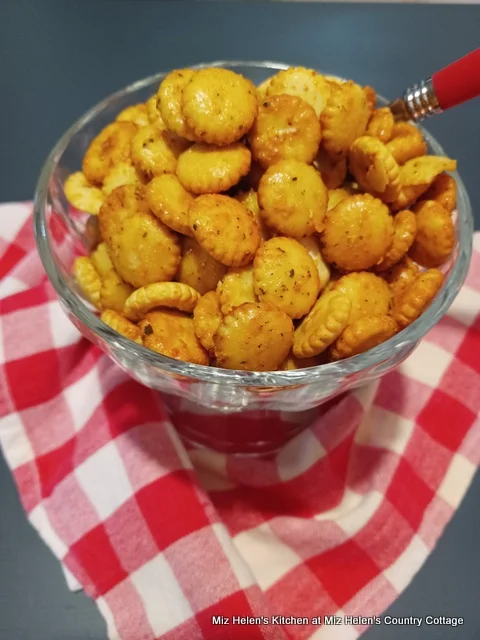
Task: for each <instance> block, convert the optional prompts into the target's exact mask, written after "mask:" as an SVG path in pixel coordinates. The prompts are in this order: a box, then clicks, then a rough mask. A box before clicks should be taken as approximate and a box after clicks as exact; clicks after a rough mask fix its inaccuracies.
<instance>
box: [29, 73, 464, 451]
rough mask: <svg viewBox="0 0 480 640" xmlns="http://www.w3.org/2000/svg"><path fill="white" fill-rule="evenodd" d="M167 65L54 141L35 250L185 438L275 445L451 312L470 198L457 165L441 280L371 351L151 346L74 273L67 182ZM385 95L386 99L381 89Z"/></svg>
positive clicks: (81, 221) (91, 334) (240, 447)
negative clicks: (178, 350)
mask: <svg viewBox="0 0 480 640" xmlns="http://www.w3.org/2000/svg"><path fill="white" fill-rule="evenodd" d="M202 66H223V67H227V68H230V69H234V70H235V71H237V72H239V73H241V74H243V75H245V76H246V77H248V78H250V79H251V80H252V81H253V82H254V83H255V84H257V85H258V84H260V83H261V82H262V81H263V80H265V79H266V78H267V77H269V76H271V75H272V74H274V73H275V72H277V71H278V70H280V69H286V68H287V67H288V66H289V65H286V64H280V63H274V62H225V61H218V62H214V63H208V64H207V65H197V67H196V68H200V67H202ZM321 72H322V73H325V72H328V71H327V70H323V71H321ZM164 75H165V74H164V73H159V74H157V75H154V76H151V77H149V78H145V79H144V80H140V81H138V82H135V83H134V84H132V85H130V86H128V87H126V88H125V89H122V90H121V91H118V92H116V93H114V94H113V95H111V96H109V97H108V98H106V99H105V100H103V101H102V102H100V103H99V104H98V105H97V106H95V107H93V108H92V109H90V111H88V112H87V113H86V114H85V115H84V116H83V117H81V118H80V119H79V120H78V121H77V122H76V123H75V124H73V125H72V127H70V129H69V130H68V131H67V132H66V133H65V134H64V135H63V136H62V137H61V138H60V140H59V141H58V142H57V144H56V145H55V147H54V149H53V150H52V152H51V153H50V155H49V156H48V158H47V160H46V162H45V164H44V166H43V169H42V172H41V175H40V178H39V181H38V184H37V189H36V193H35V207H34V212H35V214H34V215H35V234H36V240H37V246H38V251H39V253H40V257H41V260H42V262H43V266H44V268H45V271H46V273H47V275H48V278H49V279H50V281H51V283H52V284H53V286H54V288H55V290H56V292H57V294H58V298H59V301H60V304H61V306H62V308H63V310H64V311H65V313H66V314H67V315H68V317H69V318H70V319H71V321H72V322H73V323H74V324H75V326H76V327H78V329H79V330H80V331H81V333H82V334H83V335H84V336H85V337H86V338H87V339H89V340H90V341H91V342H93V343H94V344H96V345H98V346H99V347H100V348H101V349H102V350H103V351H104V352H105V353H106V354H107V355H108V356H109V357H110V358H111V359H112V360H113V361H114V362H115V363H117V365H119V366H120V367H121V368H122V369H123V370H124V371H126V372H127V373H128V374H129V375H130V376H132V377H133V378H134V379H135V380H137V381H138V382H140V383H141V384H143V385H146V386H147V387H150V388H152V389H155V390H157V391H159V392H161V393H162V394H163V398H164V402H165V404H166V406H167V408H168V410H169V412H170V414H171V417H172V421H173V423H174V425H175V426H176V427H177V429H178V430H179V432H180V434H181V435H182V436H183V437H184V438H186V439H187V440H189V441H191V442H192V443H194V444H197V445H201V446H206V447H210V448H213V449H216V450H221V451H228V452H234V453H241V454H252V453H265V452H268V451H272V450H275V449H277V448H278V447H280V446H281V445H282V444H283V443H284V442H285V441H286V440H288V439H289V438H291V437H292V436H294V435H295V434H296V433H298V432H299V431H300V430H301V429H302V428H304V427H305V426H306V425H308V424H309V423H310V422H311V421H312V420H313V419H314V418H315V417H317V416H318V414H319V413H321V411H322V410H323V409H324V408H325V406H326V405H325V403H327V401H331V400H332V399H334V398H337V397H338V396H340V395H341V394H343V393H344V392H345V391H347V390H350V389H354V388H355V387H358V386H360V385H365V384H367V383H369V382H371V381H372V380H375V379H377V378H379V376H382V375H384V374H386V373H388V372H389V371H391V370H392V369H394V368H395V367H397V366H398V365H399V364H400V363H401V362H402V361H403V360H404V359H405V358H406V357H407V356H408V355H409V354H410V353H411V352H412V351H413V350H414V349H415V347H416V346H417V344H418V342H419V340H421V339H422V337H423V336H424V335H425V334H426V333H427V332H428V331H429V330H430V329H431V328H432V327H433V326H434V325H435V324H436V323H437V322H438V321H439V320H440V318H441V317H442V316H443V315H444V314H445V313H446V312H447V310H448V308H449V307H450V305H451V304H452V302H453V300H454V299H455V297H456V295H457V293H458V291H459V289H460V287H461V286H462V284H463V282H464V280H465V277H466V274H467V270H468V266H469V263H470V256H471V250H472V234H473V219H472V211H471V207H470V203H469V200H468V196H467V193H466V191H465V187H464V185H463V182H462V180H461V178H460V177H459V175H458V174H453V175H454V177H455V179H456V181H457V187H458V200H457V211H456V212H455V214H454V220H455V230H456V244H455V249H454V251H453V254H452V257H451V259H450V261H449V262H448V263H447V264H446V265H445V266H444V267H443V270H444V272H445V274H446V278H445V282H444V285H443V287H442V289H441V291H440V292H439V293H438V295H437V297H436V298H435V300H434V301H433V303H432V304H431V306H430V307H429V308H428V309H427V311H426V312H425V313H423V314H422V316H421V317H420V318H419V319H418V320H417V321H416V322H414V323H413V324H411V325H410V326H409V327H407V328H406V329H404V330H403V331H401V332H400V333H399V334H397V335H395V336H394V337H393V338H391V339H390V340H388V341H387V342H384V343H383V344H381V345H379V346H378V347H375V348H374V349H371V350H370V351H368V352H367V353H364V354H361V355H358V356H356V357H354V358H350V359H347V360H344V361H340V362H334V363H331V364H327V365H322V366H317V367H311V368H308V369H301V370H294V371H277V372H266V373H258V372H246V371H230V370H225V369H218V368H214V367H206V366H200V365H195V364H190V363H186V362H181V361H178V360H173V359H171V358H168V357H164V356H161V355H159V354H157V353H154V352H153V351H149V350H147V349H146V348H144V347H142V346H140V345H138V344H136V343H134V342H131V341H129V340H127V339H126V338H123V337H122V336H121V335H119V334H117V333H116V332H114V331H113V330H112V329H110V328H109V327H108V326H107V325H105V324H104V323H103V322H101V321H100V319H99V317H98V315H95V313H94V310H93V308H92V307H91V305H90V304H89V303H88V302H87V301H86V300H85V299H84V298H83V297H82V295H81V293H80V292H79V290H78V288H77V286H76V284H75V282H74V280H73V279H72V276H71V273H70V272H71V267H72V263H73V260H74V259H75V258H76V257H77V256H78V255H82V254H85V253H86V252H87V251H88V249H89V241H88V235H87V234H86V229H85V222H86V218H87V216H86V215H82V214H81V213H79V212H75V211H72V208H71V207H70V206H69V204H68V202H67V200H66V198H65V194H64V190H63V184H64V182H65V179H66V177H67V176H68V174H69V173H71V172H73V171H77V170H78V169H79V168H80V167H81V161H82V158H83V155H84V153H85V151H86V149H87V147H88V145H89V143H90V141H91V140H92V138H93V137H94V136H95V135H97V134H98V133H99V132H100V130H101V129H102V128H103V127H104V126H106V125H107V124H108V123H109V122H111V121H112V120H114V119H115V117H116V115H117V114H118V113H119V112H120V111H121V110H122V109H124V108H125V107H127V106H129V105H131V104H136V103H138V102H145V101H146V100H147V99H148V98H149V97H150V96H151V95H152V94H153V93H154V92H155V91H156V89H157V87H158V85H159V83H160V81H161V80H162V78H163V77H164ZM379 101H380V102H382V103H386V101H385V100H383V99H379ZM422 133H423V134H424V136H425V139H426V141H427V143H428V147H429V153H432V154H436V155H447V154H445V152H444V151H443V149H442V147H441V146H440V145H439V143H438V142H437V141H436V140H435V139H434V138H433V137H432V136H431V135H430V134H428V132H426V131H425V130H424V129H423V128H422ZM328 404H330V403H328Z"/></svg>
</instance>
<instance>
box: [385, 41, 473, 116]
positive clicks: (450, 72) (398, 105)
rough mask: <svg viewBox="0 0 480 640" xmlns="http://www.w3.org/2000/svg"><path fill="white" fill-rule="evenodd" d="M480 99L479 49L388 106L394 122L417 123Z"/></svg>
mask: <svg viewBox="0 0 480 640" xmlns="http://www.w3.org/2000/svg"><path fill="white" fill-rule="evenodd" d="M478 96H480V48H478V49H475V50H474V51H472V52H470V53H468V54H467V55H466V56H464V57H463V58H460V59H459V60H456V61H455V62H452V64H449V65H448V66H446V67H444V68H443V69H441V70H440V71H437V72H436V73H434V74H433V75H432V76H430V77H429V78H427V79H426V80H422V81H421V82H419V83H417V84H414V85H413V86H412V87H409V88H408V89H407V90H406V91H405V92H404V93H403V96H402V97H401V98H398V99H397V100H394V101H393V102H391V103H390V104H389V105H388V106H389V107H390V110H391V111H392V113H393V115H394V117H395V120H397V121H398V120H403V121H408V120H413V121H414V122H418V121H420V120H424V119H425V118H428V117H429V116H433V115H435V114H437V113H443V112H444V111H446V110H447V109H451V108H452V107H456V106H457V105H459V104H462V103H463V102H467V100H473V99H474V98H477V97H478Z"/></svg>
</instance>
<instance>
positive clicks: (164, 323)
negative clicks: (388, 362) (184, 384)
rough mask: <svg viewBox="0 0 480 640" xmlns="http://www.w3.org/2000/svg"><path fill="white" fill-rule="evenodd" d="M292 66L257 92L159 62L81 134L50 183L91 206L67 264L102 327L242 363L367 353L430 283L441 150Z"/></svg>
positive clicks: (438, 255) (420, 305) (440, 261)
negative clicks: (83, 247)
mask: <svg viewBox="0 0 480 640" xmlns="http://www.w3.org/2000/svg"><path fill="white" fill-rule="evenodd" d="M426 154H427V145H426V143H425V141H424V139H423V137H422V134H421V132H420V131H419V130H418V129H417V128H416V127H415V126H414V125H413V124H410V123H405V122H395V121H394V118H393V116H392V114H391V112H390V110H389V109H388V108H386V107H381V108H377V107H376V94H375V91H374V90H373V89H372V88H371V87H362V86H360V85H358V84H356V83H355V82H352V81H343V80H338V79H335V78H332V77H330V76H323V75H320V74H319V73H317V72H316V71H314V70H311V69H305V68H302V67H295V68H293V67H292V68H289V69H287V70H285V71H280V72H279V73H277V74H276V75H275V76H273V77H271V78H269V79H268V80H266V81H265V82H263V83H262V84H261V85H260V86H259V87H255V86H254V85H253V84H252V83H251V82H250V80H248V79H247V78H245V77H243V76H242V75H240V74H238V73H235V72H234V71H231V70H228V69H223V68H204V69H201V70H193V69H179V70H175V71H172V72H171V73H170V74H168V75H167V76H166V77H165V78H164V80H163V81H162V82H161V84H160V86H159V88H158V91H157V93H156V95H153V96H151V98H150V99H149V100H148V101H147V102H146V103H145V104H137V105H132V106H130V107H128V108H127V109H125V110H123V111H122V112H121V113H120V114H118V116H117V118H116V120H115V121H114V122H112V123H110V124H109V125H108V126H106V127H105V128H104V129H103V131H101V132H100V133H99V134H98V136H97V137H96V138H95V139H94V140H92V142H91V143H90V146H89V148H88V150H87V152H86V153H85V156H84V158H83V163H82V171H78V172H76V173H73V174H72V175H70V176H69V177H68V178H67V180H66V182H65V194H66V197H67V199H68V200H69V202H70V204H71V205H72V206H73V207H74V208H75V209H77V210H79V211H81V212H83V213H86V214H89V215H90V218H89V219H88V221H87V226H86V236H87V237H88V239H89V242H90V244H91V251H90V254H89V255H88V256H81V257H79V258H77V259H76V261H75V263H74V266H73V275H74V278H75V280H76V283H77V285H78V287H79V290H80V291H81V292H82V294H83V296H84V298H86V299H88V301H89V302H90V303H91V304H92V305H93V306H94V307H96V309H97V310H98V312H99V313H100V314H101V315H100V317H101V319H102V320H103V322H105V323H106V324H107V325H108V326H109V327H111V328H112V329H113V330H115V331H116V332H118V333H119V334H121V335H122V336H124V337H126V338H129V339H130V340H132V341H134V342H136V343H137V344H143V346H144V347H146V348H148V349H152V350H153V351H156V352H158V353H160V354H163V355H165V356H168V357H170V358H175V359H178V360H183V361H185V362H190V363H194V364H198V365H211V366H216V367H223V368H226V369H241V370H247V371H275V370H284V371H285V370H292V369H300V368H305V367H313V366H318V365H321V364H325V363H327V362H331V361H335V360H340V359H343V358H349V357H353V356H356V355H358V354H360V353H364V352H366V351H367V350H369V349H371V348H373V347H375V346H376V345H378V344H380V343H381V342H384V341H385V340H388V339H389V338H391V337H392V336H393V335H394V334H396V333H398V332H399V331H401V330H402V329H404V328H405V327H406V326H408V325H409V324H411V323H412V322H414V321H415V320H417V319H418V318H419V317H420V316H421V314H422V313H423V311H424V310H425V309H426V308H427V307H428V306H429V304H430V303H431V302H432V300H433V299H434V297H435V295H436V294H437V292H438V291H439V289H440V288H441V286H442V283H443V280H444V275H443V273H442V271H441V270H440V269H439V267H441V266H442V265H445V264H446V263H447V261H448V260H449V258H450V256H451V254H452V251H453V248H454V244H455V230H454V223H453V220H452V213H453V211H454V209H455V203H456V184H455V180H454V179H453V178H452V177H451V175H449V173H447V172H451V171H454V170H455V169H456V161H455V160H451V159H449V158H445V157H438V156H430V155H426Z"/></svg>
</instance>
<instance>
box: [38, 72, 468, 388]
mask: <svg viewBox="0 0 480 640" xmlns="http://www.w3.org/2000/svg"><path fill="white" fill-rule="evenodd" d="M213 66H217V67H227V68H232V69H234V68H237V67H251V68H259V69H270V70H271V71H272V72H275V71H279V70H282V69H287V68H288V67H290V66H294V65H292V64H286V63H281V62H272V61H231V60H217V61H214V62H206V63H201V64H195V65H190V67H191V68H194V69H201V68H203V67H213ZM319 71H320V70H319ZM168 72H169V71H164V72H159V73H156V74H154V75H152V76H149V77H147V78H143V79H141V80H138V81H136V82H134V83H132V84H130V85H128V86H127V87H124V88H123V89H120V90H119V91H116V92H115V93H113V94H110V95H109V96H108V97H107V98H105V99H104V100H102V101H101V102H99V103H98V104H96V105H95V106H94V107H92V108H91V109H89V110H88V111H87V112H86V113H85V114H84V115H83V116H81V117H80V118H79V119H78V120H77V121H76V122H75V123H74V124H73V125H72V126H71V127H70V128H69V129H68V130H67V131H66V132H65V133H64V134H63V135H62V136H61V138H60V139H59V140H58V142H57V143H56V144H55V146H54V147H53V149H52V151H51V152H50V154H49V155H48V157H47V159H46V161H45V163H44V165H43V167H42V170H41V172H40V176H39V179H38V182H37V185H36V189H35V195H34V233H35V239H36V243H37V249H38V252H39V255H40V259H41V261H42V264H43V267H44V269H45V271H46V273H47V276H48V278H49V280H50V282H51V283H52V285H53V287H54V288H55V290H56V293H57V295H58V296H59V298H60V300H61V302H62V304H63V306H64V308H65V307H66V309H67V310H68V311H69V312H70V313H71V314H72V315H73V316H74V317H75V318H76V319H77V320H78V321H79V322H80V323H83V324H84V325H85V326H86V327H87V328H88V329H90V331H91V332H93V333H94V334H96V335H98V336H99V337H100V338H101V339H102V340H104V341H106V342H107V343H111V344H112V345H114V346H115V347H116V349H119V350H128V351H129V352H130V353H132V352H133V355H135V356H136V357H137V358H138V359H139V360H141V361H143V362H145V363H147V364H149V365H150V366H153V367H158V368H159V369H163V370H164V371H165V372H167V373H170V374H174V375H178V376H185V377H187V378H192V379H194V380H197V381H200V380H203V381H206V382H211V381H212V379H214V380H215V382H217V383H229V384H234V385H241V386H244V385H249V386H253V387H288V386H293V385H305V384H308V383H309V382H313V381H315V382H316V383H318V382H319V381H321V380H322V378H323V379H328V378H331V377H332V376H333V377H346V376H351V375H353V374H356V373H359V372H361V371H362V370H363V369H366V368H367V367H368V368H370V367H373V366H375V365H377V364H379V363H381V362H383V361H385V360H388V359H389V358H390V357H391V356H392V353H393V352H395V351H396V350H400V349H401V348H402V347H403V346H405V345H408V344H412V343H416V342H418V341H419V340H420V339H421V338H422V337H423V336H424V335H425V334H426V333H427V332H428V331H429V330H430V329H431V328H432V327H433V326H434V325H435V324H436V323H437V321H438V320H439V319H440V318H441V317H442V316H443V315H444V314H445V313H446V312H447V311H448V309H449V307H450V306H451V304H452V303H453V301H454V299H455V297H456V295H457V293H458V291H459V290H460V288H461V286H462V285H463V282H464V281H465V278H466V275H467V272H468V268H469V265H470V259H471V253H472V237H473V215H472V209H471V204H470V201H469V198H468V194H467V192H466V189H465V185H464V183H463V181H462V179H461V177H460V176H459V175H458V173H456V172H454V173H453V175H454V177H455V180H456V182H457V210H458V229H459V248H458V255H457V259H456V261H455V264H454V265H453V267H452V269H451V271H450V273H449V274H448V276H447V277H446V279H445V282H444V284H443V287H442V291H444V292H445V294H444V295H443V296H442V295H437V297H436V298H435V300H434V301H433V303H432V304H431V305H430V307H429V308H428V309H427V310H426V311H425V312H424V313H423V314H422V315H421V317H420V318H419V319H418V320H416V321H415V322H413V323H412V324H411V325H409V326H408V327H407V328H406V329H403V330H402V331H401V332H400V333H398V334H397V335H395V336H393V338H390V339H389V340H387V341H386V342H383V343H382V344H380V345H378V346H377V347H375V348H373V349H370V351H368V352H366V353H363V354H360V355H358V356H355V357H353V358H349V359H346V360H341V361H339V362H333V363H329V364H324V365H319V366H316V367H310V368H306V369H299V370H292V371H272V372H270V371H269V372H257V371H238V370H229V369H220V368H217V367H210V366H203V365H196V364H191V363H186V362H183V361H180V360H174V359H172V358H168V357H166V356H162V355H160V354H157V353H155V352H153V351H150V350H149V349H146V348H145V347H143V346H141V345H138V344H136V343H135V342H132V341H131V340H128V339H127V338H124V337H123V336H121V335H119V334H118V333H116V332H115V331H113V330H112V329H110V327H108V326H107V325H106V324H104V323H103V322H102V321H101V320H100V319H99V318H98V317H97V316H96V315H95V314H94V313H93V312H92V311H90V309H89V308H88V307H87V306H86V304H85V303H84V302H83V301H82V300H81V298H80V297H78V295H77V294H76V293H75V292H74V291H73V290H72V289H71V287H70V286H69V284H68V283H67V281H66V280H65V279H64V277H63V275H62V274H61V273H60V271H59V269H58V268H57V265H56V264H55V258H54V256H53V254H52V251H51V248H50V241H49V234H48V230H47V224H46V209H47V201H48V188H49V183H50V179H51V176H52V173H53V171H54V169H55V167H56V165H57V162H58V160H59V158H60V157H61V155H62V153H63V152H64V150H65V149H66V147H67V146H68V144H69V142H70V140H71V139H72V137H73V136H74V135H75V134H76V133H77V132H78V131H80V130H81V129H82V128H83V127H84V126H85V124H86V123H87V122H89V121H90V120H92V119H93V118H95V117H96V116H97V115H98V114H99V113H101V112H102V110H103V109H105V108H106V107H107V106H108V105H109V104H110V103H111V102H112V101H114V100H116V99H117V98H119V97H120V96H123V95H126V94H129V93H133V92H135V91H137V90H140V89H143V88H145V87H146V86H148V85H151V84H153V83H155V82H158V83H159V82H160V80H161V79H162V78H163V77H164V76H165V75H166V74H167V73H168ZM320 72H321V73H328V72H325V71H320ZM330 75H332V74H330ZM378 99H379V101H380V102H383V103H385V104H387V102H388V101H387V100H386V99H385V98H383V97H382V96H380V95H379V96H378ZM420 129H421V130H422V133H423V135H424V136H425V138H426V140H427V141H428V143H429V145H430V147H431V148H432V149H433V151H434V152H435V154H436V155H446V154H445V152H444V150H443V148H442V147H441V145H440V144H439V143H438V142H437V141H436V139H435V138H433V137H432V136H431V135H430V134H429V133H428V131H426V130H425V129H424V128H423V127H420Z"/></svg>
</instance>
